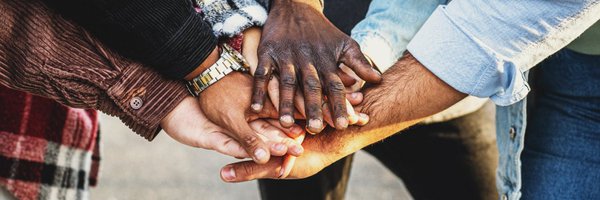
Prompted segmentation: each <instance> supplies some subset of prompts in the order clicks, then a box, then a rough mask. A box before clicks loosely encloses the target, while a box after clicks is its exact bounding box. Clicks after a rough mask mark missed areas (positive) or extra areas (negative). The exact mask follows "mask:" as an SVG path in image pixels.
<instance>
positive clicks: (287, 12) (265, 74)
mask: <svg viewBox="0 0 600 200" xmlns="http://www.w3.org/2000/svg"><path fill="white" fill-rule="evenodd" d="M338 63H344V64H346V65H347V66H348V67H350V68H351V69H352V70H353V71H354V72H355V73H356V74H357V75H358V76H359V77H360V78H362V79H363V80H366V81H367V82H372V83H377V82H379V81H381V76H380V74H379V73H378V72H377V71H375V70H374V69H373V68H372V67H371V66H370V65H369V62H368V61H367V60H366V58H365V57H364V55H363V54H362V52H361V51H360V48H359V46H358V44H357V43H356V42H355V41H354V40H352V39H351V38H350V37H349V36H347V35H346V34H344V33H342V32H341V31H340V30H339V29H337V28H336V27H335V26H334V25H333V24H331V22H329V20H327V18H325V16H324V15H323V13H322V12H321V7H320V3H319V2H318V1H312V0H311V1H309V0H305V1H300V0H297V1H291V0H281V1H273V6H272V8H271V11H270V12H269V18H268V20H267V22H266V23H265V25H264V27H263V33H262V40H261V41H260V46H259V48H258V67H257V69H256V72H255V74H254V88H253V96H252V109H253V110H254V111H255V112H257V113H258V112H260V111H261V110H262V109H263V108H264V107H265V105H264V104H265V100H266V95H267V93H268V89H269V87H268V85H269V82H270V80H271V76H272V75H273V73H274V71H277V73H278V75H279V106H278V108H279V119H280V122H281V124H282V125H283V126H284V127H290V126H292V125H293V124H294V118H293V113H294V96H295V94H296V92H297V91H301V93H303V96H304V104H305V108H304V109H303V110H305V114H306V117H307V121H308V123H307V129H308V130H309V132H312V133H319V132H321V131H322V130H323V128H324V127H325V126H324V121H323V113H322V106H323V99H324V97H323V94H325V95H326V96H327V101H328V103H329V104H328V105H329V110H330V111H331V116H332V118H333V120H332V121H333V122H334V124H335V127H336V128H337V129H345V128H346V127H347V126H348V124H349V123H348V113H347V104H346V102H345V98H344V95H345V93H344V89H345V87H344V84H343V82H342V78H340V76H339V75H338V73H339V68H338ZM298 82H299V83H298ZM297 86H299V88H297Z"/></svg>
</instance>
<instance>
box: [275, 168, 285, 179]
mask: <svg viewBox="0 0 600 200" xmlns="http://www.w3.org/2000/svg"><path fill="white" fill-rule="evenodd" d="M283 173H285V167H282V168H281V170H279V176H278V177H277V178H281V177H283Z"/></svg>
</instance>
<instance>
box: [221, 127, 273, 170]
mask: <svg viewBox="0 0 600 200" xmlns="http://www.w3.org/2000/svg"><path fill="white" fill-rule="evenodd" d="M231 125H232V127H231V128H232V130H231V131H232V132H233V133H237V134H234V137H235V138H234V139H236V140H237V141H238V142H239V143H240V145H241V146H242V147H243V148H244V150H246V152H247V153H248V155H250V156H252V160H254V162H256V163H260V164H262V163H266V162H267V161H269V158H270V154H271V153H270V152H269V149H270V147H268V146H267V144H266V143H265V142H264V141H263V140H262V138H260V136H259V135H258V134H257V133H256V132H255V131H254V130H253V129H252V128H251V127H250V124H248V123H245V122H238V123H233V124H231Z"/></svg>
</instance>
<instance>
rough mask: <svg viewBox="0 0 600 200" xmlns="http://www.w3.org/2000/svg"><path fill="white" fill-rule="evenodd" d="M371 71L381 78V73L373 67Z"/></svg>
mask: <svg viewBox="0 0 600 200" xmlns="http://www.w3.org/2000/svg"><path fill="white" fill-rule="evenodd" d="M371 69H373V71H375V72H376V73H377V74H378V75H379V76H381V72H380V71H379V70H377V69H375V68H374V67H373V68H371Z"/></svg>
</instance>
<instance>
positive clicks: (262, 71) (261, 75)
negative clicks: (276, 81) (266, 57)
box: [254, 66, 270, 80]
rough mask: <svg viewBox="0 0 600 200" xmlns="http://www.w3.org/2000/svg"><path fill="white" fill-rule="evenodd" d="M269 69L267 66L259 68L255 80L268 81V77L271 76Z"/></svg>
mask: <svg viewBox="0 0 600 200" xmlns="http://www.w3.org/2000/svg"><path fill="white" fill-rule="evenodd" d="M269 71H270V70H269V67H266V66H261V67H257V68H256V71H255V72H254V78H255V79H259V80H266V79H267V76H268V75H269Z"/></svg>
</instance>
